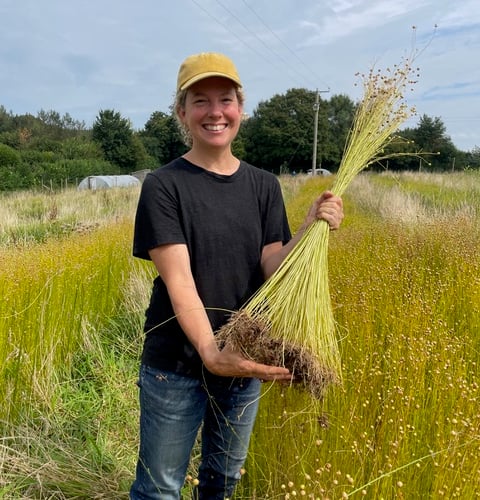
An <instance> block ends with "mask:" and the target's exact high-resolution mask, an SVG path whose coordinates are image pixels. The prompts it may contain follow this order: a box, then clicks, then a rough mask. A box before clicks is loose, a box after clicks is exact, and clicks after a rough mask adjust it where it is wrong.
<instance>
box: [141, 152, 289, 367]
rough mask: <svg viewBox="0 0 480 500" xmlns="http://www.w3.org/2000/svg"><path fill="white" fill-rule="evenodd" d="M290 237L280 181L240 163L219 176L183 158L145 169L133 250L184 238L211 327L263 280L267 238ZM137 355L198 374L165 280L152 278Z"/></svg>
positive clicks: (222, 320) (283, 239)
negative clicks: (231, 171)
mask: <svg viewBox="0 0 480 500" xmlns="http://www.w3.org/2000/svg"><path fill="white" fill-rule="evenodd" d="M290 237H291V234H290V230H289V227H288V221H287V217H286V213H285V207H284V203H283V198H282V193H281V189H280V184H279V182H278V180H277V178H276V177H275V176H274V175H273V174H271V173H270V172H267V171H264V170H261V169H258V168H256V167H253V166H252V165H249V164H248V163H245V162H240V166H239V168H238V170H237V171H236V172H235V173H234V174H233V175H220V174H215V173H212V172H209V171H207V170H205V169H203V168H200V167H198V166H196V165H194V164H192V163H190V162H189V161H187V160H185V159H184V158H178V159H176V160H174V161H172V162H171V163H169V164H167V165H165V166H163V167H161V168H159V169H157V170H155V171H154V172H152V173H150V174H148V175H147V177H146V179H145V181H144V183H143V186H142V191H141V194H140V199H139V203H138V208H137V214H136V218H135V235H134V244H133V254H134V255H135V256H136V257H140V258H142V259H149V255H148V251H149V250H150V249H152V248H155V247H157V246H160V245H163V244H167V243H182V244H185V245H187V248H188V252H189V255H190V261H191V269H192V274H193V277H194V280H195V284H196V287H197V290H198V293H199V295H200V298H201V299H202V301H203V304H204V306H205V308H206V311H207V314H208V317H209V319H210V322H211V325H212V328H213V330H214V331H216V330H217V329H218V328H220V327H221V326H222V325H223V324H224V323H225V322H226V321H227V320H228V318H229V316H230V315H231V313H232V312H233V311H235V310H237V309H238V308H239V307H241V306H242V305H243V304H244V303H245V302H246V301H247V299H248V298H250V297H251V295H252V294H253V293H254V292H255V291H256V290H257V289H258V288H259V287H260V286H261V284H262V283H263V275H262V272H261V268H260V257H261V252H262V249H263V247H264V246H265V245H267V244H269V243H273V242H276V241H281V242H283V243H285V242H287V241H288V240H289V239H290ZM145 332H146V337H145V343H144V348H143V354H142V362H143V363H145V364H147V365H149V366H152V367H155V368H160V369H166V370H173V371H176V372H180V373H184V374H191V375H198V374H199V373H200V368H201V360H200V357H199V356H198V354H197V352H196V351H195V349H194V347H193V346H192V345H191V343H190V342H189V340H188V339H187V337H186V335H185V334H184V333H183V331H182V330H181V328H180V325H179V324H178V322H177V320H176V319H175V318H174V313H173V309H172V305H171V302H170V299H169V296H168V293H167V290H166V287H165V284H164V283H163V281H162V280H161V279H160V277H157V278H156V279H155V280H154V284H153V290H152V295H151V299H150V304H149V307H148V309H147V311H146V322H145Z"/></svg>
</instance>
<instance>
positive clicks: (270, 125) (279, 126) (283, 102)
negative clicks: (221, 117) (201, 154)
mask: <svg viewBox="0 0 480 500" xmlns="http://www.w3.org/2000/svg"><path fill="white" fill-rule="evenodd" d="M314 102H315V93H314V92H312V91H309V90H306V89H290V90H288V91H287V93H286V94H284V95H283V94H282V95H275V96H273V97H272V98H271V99H270V100H269V101H263V102H260V103H259V105H258V106H257V108H256V109H255V110H254V112H253V115H252V117H251V118H248V119H247V120H246V121H245V123H244V124H243V127H244V130H243V131H242V136H241V137H242V138H243V139H244V143H245V154H246V158H245V159H246V160H247V161H249V162H251V163H253V164H255V165H257V166H259V167H261V168H264V169H266V170H271V171H274V172H277V173H278V172H279V171H280V169H282V170H283V169H288V170H301V169H304V170H306V169H308V168H310V166H311V161H312V160H311V158H312V144H313V121H314V110H313V105H314Z"/></svg>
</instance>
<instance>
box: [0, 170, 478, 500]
mask: <svg viewBox="0 0 480 500" xmlns="http://www.w3.org/2000/svg"><path fill="white" fill-rule="evenodd" d="M330 182H331V180H329V179H328V178H321V179H320V178H319V179H311V178H308V179H307V178H305V177H303V178H302V177H299V176H297V177H285V178H282V186H283V189H284V192H285V196H286V200H287V209H288V213H289V218H290V221H291V225H292V229H293V230H294V229H295V228H296V227H297V226H298V225H299V224H300V223H301V221H302V217H303V214H304V212H305V210H306V208H307V206H308V204H309V203H310V201H311V200H312V198H313V196H314V195H315V194H317V193H319V192H320V191H322V190H324V189H325V188H327V187H328V185H329V183H330ZM479 191H480V176H479V175H478V174H477V173H475V172H464V173H460V172H458V173H451V174H427V173H422V174H413V173H405V174H399V175H393V174H389V173H385V174H361V175H359V176H358V177H357V179H356V180H355V181H354V183H353V184H352V186H351V187H350V188H349V190H348V191H347V193H346V195H345V197H344V201H345V211H346V220H345V222H344V224H343V226H342V228H341V230H339V231H337V232H335V233H332V235H331V238H330V251H329V266H330V270H329V276H330V283H331V286H330V288H331V293H332V304H333V307H334V311H335V319H336V321H337V323H338V331H339V344H340V348H341V352H342V360H343V378H344V385H343V386H342V387H337V388H333V389H332V390H331V391H330V392H329V394H328V395H327V397H326V398H325V400H324V401H323V402H318V401H313V400H312V399H311V398H310V397H309V396H308V395H306V394H304V393H301V392H299V391H298V390H297V389H292V388H283V389H282V388H280V387H278V386H277V385H275V384H265V386H264V392H263V395H262V401H261V407H260V412H259V416H258V419H257V423H256V427H255V432H254V435H253V438H252V443H251V447H250V454H249V458H248V461H247V463H246V466H245V470H246V473H245V475H244V477H243V479H242V481H241V483H240V484H239V487H238V488H237V491H236V494H235V498H236V499H265V498H272V499H273V498H277V499H287V498H294V497H305V498H312V499H317V498H318V499H322V500H326V499H339V498H369V499H382V498H383V499H394V498H399V499H417V498H418V499H427V498H429V499H437V498H462V499H471V498H476V497H480V467H479V465H478V456H479V455H480V435H479V429H480V412H479V410H478V408H479V397H480V394H479V391H480V379H479V375H480V373H479V371H480V365H479V360H478V358H479V356H478V354H479V350H480V335H479V333H480V259H479V257H478V255H479V251H480V201H479V200H480V197H479ZM137 196H138V191H137V190H113V191H108V192H100V191H99V192H96V193H85V192H83V193H77V192H75V191H68V192H62V193H56V194H52V193H49V194H45V195H42V194H33V193H30V194H21V195H20V194H13V195H8V196H5V197H1V198H0V263H1V266H0V289H1V292H2V301H1V302H0V318H1V320H0V396H1V398H2V402H3V403H2V406H1V407H0V425H1V426H2V439H1V441H0V498H5V499H19V498H36V499H53V498H55V499H89V498H104V499H107V498H108V499H122V498H127V497H128V494H127V492H128V487H129V484H130V482H131V480H132V477H133V471H134V466H135V459H136V447H137V418H138V409H137V391H136V386H135V381H136V371H137V364H138V354H139V352H140V349H141V342H142V333H141V329H142V320H143V312H144V309H145V307H146V303H147V300H148V296H149V292H150V280H151V277H152V272H153V270H152V267H151V266H150V265H148V264H145V263H141V262H138V261H135V260H134V259H133V258H132V257H131V234H132V219H133V213H134V209H135V203H136V199H137ZM195 469H196V463H195V458H194V459H193V461H192V466H191V471H190V475H191V477H192V478H194V477H195ZM189 489H190V488H189V484H188V481H187V484H186V487H185V495H186V497H188V493H189Z"/></svg>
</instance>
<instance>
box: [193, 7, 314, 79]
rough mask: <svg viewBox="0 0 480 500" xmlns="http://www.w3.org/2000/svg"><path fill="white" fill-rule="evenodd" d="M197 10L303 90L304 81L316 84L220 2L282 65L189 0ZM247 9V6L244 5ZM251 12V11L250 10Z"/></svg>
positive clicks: (205, 9) (208, 11) (204, 8)
mask: <svg viewBox="0 0 480 500" xmlns="http://www.w3.org/2000/svg"><path fill="white" fill-rule="evenodd" d="M191 1H192V2H193V3H194V4H195V5H196V6H197V7H198V8H199V9H201V10H202V11H203V12H204V13H205V14H207V15H208V16H209V17H210V18H211V19H213V20H214V21H215V22H216V23H218V24H219V25H221V26H222V27H223V28H224V29H225V30H226V31H227V32H228V33H229V34H231V35H232V36H234V37H235V38H236V39H237V40H238V41H239V42H240V43H242V44H243V45H245V46H246V47H247V48H248V49H249V50H251V51H252V52H254V53H255V54H256V55H257V56H259V57H261V58H262V59H263V60H264V61H265V62H267V63H268V64H269V65H271V66H274V67H275V68H276V69H277V70H279V71H282V72H285V70H287V71H288V72H289V73H290V74H291V75H292V76H294V77H295V79H296V81H297V83H300V86H301V87H302V88H305V87H306V86H307V85H305V82H306V80H309V82H308V83H310V84H313V86H316V85H317V84H316V83H315V82H314V81H313V80H312V78H311V76H310V74H309V73H307V74H303V73H301V72H300V71H299V70H298V69H295V68H294V67H293V66H292V65H291V64H290V63H289V62H288V61H287V60H286V59H285V57H283V56H282V55H281V54H279V53H278V52H276V51H274V50H273V49H272V48H270V47H269V46H268V45H267V44H266V43H265V41H264V40H262V39H261V38H260V37H259V36H258V34H257V33H255V31H253V30H252V29H251V28H249V27H248V26H247V25H246V24H245V23H244V22H243V21H242V20H241V19H240V18H239V17H238V16H237V15H236V14H235V13H234V12H232V10H231V9H229V8H228V7H226V6H225V5H224V4H223V3H222V2H221V1H220V0H216V2H217V3H218V4H219V5H220V6H221V7H222V8H223V9H224V10H225V11H226V12H227V13H228V14H229V15H230V16H232V18H234V19H235V20H236V21H237V22H238V23H239V24H240V26H242V28H243V29H244V30H246V31H247V33H249V34H250V35H251V36H252V37H253V38H254V39H255V40H257V41H258V42H259V43H260V44H261V45H262V46H263V47H264V48H265V49H266V50H268V52H270V53H271V54H273V55H274V56H275V58H278V59H280V60H281V61H282V63H283V65H282V66H280V65H279V64H278V63H277V62H276V61H275V60H273V59H272V58H271V57H267V56H266V55H265V54H264V53H262V52H260V51H259V50H257V48H255V47H254V46H253V45H252V44H250V43H247V41H246V40H245V39H244V38H242V37H240V36H239V35H238V34H237V33H236V32H235V30H233V29H232V26H230V25H227V24H226V23H224V22H223V21H222V20H220V19H219V18H218V17H217V16H215V15H214V14H212V12H211V11H210V10H208V9H207V8H206V7H205V6H204V5H201V4H200V2H199V1H197V0H191ZM246 5H247V7H249V6H248V4H246ZM250 10H252V9H250ZM254 14H255V16H256V17H257V18H259V16H258V14H256V13H254ZM261 22H262V24H263V25H264V26H267V25H266V23H265V22H264V21H261ZM267 29H268V30H269V31H270V32H271V29H270V28H268V27H267ZM275 37H276V38H277V39H278V36H276V35H275ZM289 52H293V51H291V49H289Z"/></svg>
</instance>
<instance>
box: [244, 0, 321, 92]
mask: <svg viewBox="0 0 480 500" xmlns="http://www.w3.org/2000/svg"><path fill="white" fill-rule="evenodd" d="M242 2H243V4H244V5H245V7H247V9H248V10H250V12H252V14H253V15H254V16H255V17H256V18H257V19H258V21H260V22H261V23H262V24H263V26H264V27H265V28H266V29H267V30H268V32H269V33H270V34H271V35H272V36H273V37H274V38H275V39H276V40H277V41H278V42H279V43H280V44H282V45H283V47H285V48H286V49H287V51H288V52H289V53H290V54H291V55H292V56H293V57H295V59H296V60H297V61H298V62H299V63H300V64H301V65H302V66H303V67H304V68H305V69H306V70H307V72H308V73H311V74H313V76H314V77H315V78H316V79H317V80H318V81H322V83H325V85H326V86H327V87H328V88H330V86H329V85H328V84H326V82H324V81H323V80H322V78H320V77H319V75H317V74H315V71H314V70H312V68H311V67H309V66H307V64H306V63H305V61H304V60H303V59H302V58H301V57H300V56H299V55H298V54H297V53H296V52H295V51H294V50H293V49H292V48H291V47H290V46H289V45H288V44H286V43H285V42H284V41H283V40H282V39H281V38H280V37H279V36H278V35H277V34H276V33H275V32H274V31H273V30H272V29H271V28H270V26H269V25H268V24H267V23H266V22H265V21H264V20H263V18H262V17H261V16H260V14H258V12H257V11H256V10H255V9H254V8H253V7H252V6H251V5H250V4H248V3H247V2H246V0H242Z"/></svg>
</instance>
